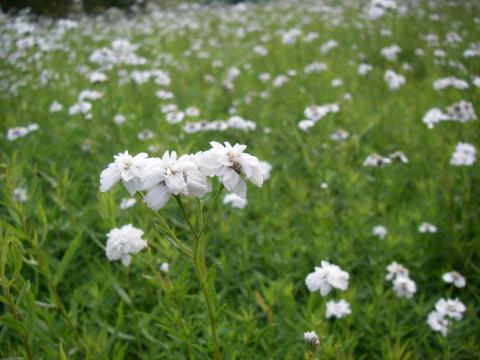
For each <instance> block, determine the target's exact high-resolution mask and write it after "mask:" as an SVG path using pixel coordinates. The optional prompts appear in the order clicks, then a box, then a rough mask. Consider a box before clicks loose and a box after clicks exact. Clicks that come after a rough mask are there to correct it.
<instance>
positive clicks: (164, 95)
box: [155, 90, 173, 100]
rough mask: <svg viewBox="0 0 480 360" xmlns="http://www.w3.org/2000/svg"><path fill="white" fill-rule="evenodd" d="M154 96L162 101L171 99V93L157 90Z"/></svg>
mask: <svg viewBox="0 0 480 360" xmlns="http://www.w3.org/2000/svg"><path fill="white" fill-rule="evenodd" d="M155 96H156V97H158V98H159V99H162V100H168V99H173V93H172V92H170V91H166V90H158V91H157V92H156V93H155Z"/></svg>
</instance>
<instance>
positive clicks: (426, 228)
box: [418, 222, 437, 234]
mask: <svg viewBox="0 0 480 360" xmlns="http://www.w3.org/2000/svg"><path fill="white" fill-rule="evenodd" d="M418 231H419V232H420V233H422V234H425V233H431V234H434V233H436V232H437V227H436V226H435V225H432V224H430V223H427V222H423V223H421V224H420V226H419V227H418Z"/></svg>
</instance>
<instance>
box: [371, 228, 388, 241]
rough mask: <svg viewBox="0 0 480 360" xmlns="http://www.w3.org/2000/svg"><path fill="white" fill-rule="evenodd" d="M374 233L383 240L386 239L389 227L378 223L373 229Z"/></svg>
mask: <svg viewBox="0 0 480 360" xmlns="http://www.w3.org/2000/svg"><path fill="white" fill-rule="evenodd" d="M372 234H373V235H374V236H376V237H378V238H380V239H381V240H383V239H385V236H387V234H388V231H387V228H386V227H385V226H382V225H376V226H374V227H373V229H372Z"/></svg>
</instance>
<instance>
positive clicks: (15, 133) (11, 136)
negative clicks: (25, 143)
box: [7, 126, 29, 141]
mask: <svg viewBox="0 0 480 360" xmlns="http://www.w3.org/2000/svg"><path fill="white" fill-rule="evenodd" d="M28 133H29V131H28V129H27V127H25V126H17V127H13V128H10V129H8V130H7V140H8V141H15V140H17V139H18V138H22V137H24V136H27V135H28Z"/></svg>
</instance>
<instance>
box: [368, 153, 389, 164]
mask: <svg viewBox="0 0 480 360" xmlns="http://www.w3.org/2000/svg"><path fill="white" fill-rule="evenodd" d="M391 163H392V160H391V159H390V158H386V157H383V156H381V155H379V154H371V155H368V156H367V158H366V159H365V160H364V161H363V166H372V167H382V166H384V165H388V164H391Z"/></svg>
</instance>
